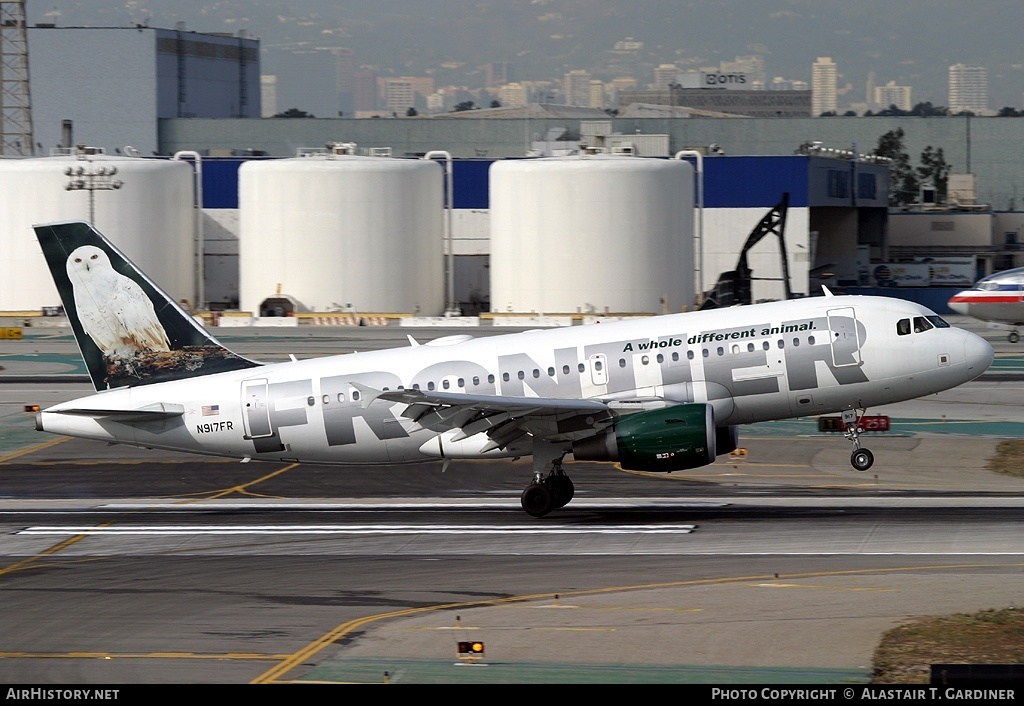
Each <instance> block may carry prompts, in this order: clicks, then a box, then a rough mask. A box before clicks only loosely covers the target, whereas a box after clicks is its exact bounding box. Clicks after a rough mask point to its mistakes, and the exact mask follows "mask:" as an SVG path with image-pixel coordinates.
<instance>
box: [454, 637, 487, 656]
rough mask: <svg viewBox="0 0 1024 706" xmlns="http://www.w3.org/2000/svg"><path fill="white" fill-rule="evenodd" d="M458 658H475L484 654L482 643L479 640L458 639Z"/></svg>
mask: <svg viewBox="0 0 1024 706" xmlns="http://www.w3.org/2000/svg"><path fill="white" fill-rule="evenodd" d="M458 650H459V659H470V660H472V659H477V658H479V657H483V656H484V643H482V642H480V641H479V640H466V641H460V642H459V646H458Z"/></svg>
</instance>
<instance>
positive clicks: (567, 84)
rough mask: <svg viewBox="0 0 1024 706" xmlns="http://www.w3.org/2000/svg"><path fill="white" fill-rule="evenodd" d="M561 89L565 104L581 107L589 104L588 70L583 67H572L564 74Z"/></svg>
mask: <svg viewBox="0 0 1024 706" xmlns="http://www.w3.org/2000/svg"><path fill="white" fill-rule="evenodd" d="M562 91H563V93H564V95H565V104H566V105H575V106H579V107H581V108H587V107H589V106H590V72H589V71H584V70H583V69H574V70H572V71H570V72H569V73H567V74H565V76H564V79H563V86H562Z"/></svg>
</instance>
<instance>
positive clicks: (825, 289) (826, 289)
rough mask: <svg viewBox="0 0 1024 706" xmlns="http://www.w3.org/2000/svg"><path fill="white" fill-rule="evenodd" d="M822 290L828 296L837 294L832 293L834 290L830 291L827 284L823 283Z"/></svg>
mask: <svg viewBox="0 0 1024 706" xmlns="http://www.w3.org/2000/svg"><path fill="white" fill-rule="evenodd" d="M821 291H822V293H823V294H824V295H825V296H826V297H834V296H835V295H834V294H832V292H830V291H829V289H828V287H826V286H825V285H821Z"/></svg>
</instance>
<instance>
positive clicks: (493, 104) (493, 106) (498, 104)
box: [491, 98, 501, 108]
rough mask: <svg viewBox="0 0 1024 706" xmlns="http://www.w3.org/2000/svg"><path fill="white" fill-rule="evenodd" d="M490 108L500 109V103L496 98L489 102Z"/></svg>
mask: <svg viewBox="0 0 1024 706" xmlns="http://www.w3.org/2000/svg"><path fill="white" fill-rule="evenodd" d="M491 107H492V108H500V107H501V101H500V100H498V99H497V98H495V99H494V100H492V101H491Z"/></svg>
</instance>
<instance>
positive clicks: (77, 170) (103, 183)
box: [64, 162, 124, 224]
mask: <svg viewBox="0 0 1024 706" xmlns="http://www.w3.org/2000/svg"><path fill="white" fill-rule="evenodd" d="M88 164H89V166H87V167H86V166H82V165H81V164H80V165H78V166H77V167H65V168H64V176H66V177H69V179H68V183H67V184H65V185H64V188H65V189H67V190H68V191H88V192H89V223H90V224H93V222H94V221H95V220H96V204H95V196H94V193H95V192H96V191H114V190H116V189H120V188H121V187H122V186H123V185H124V182H123V181H121V180H120V179H115V178H114V176H115V175H116V174H117V167H115V166H109V167H106V166H101V167H95V168H94V167H93V166H92V163H91V162H88Z"/></svg>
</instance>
